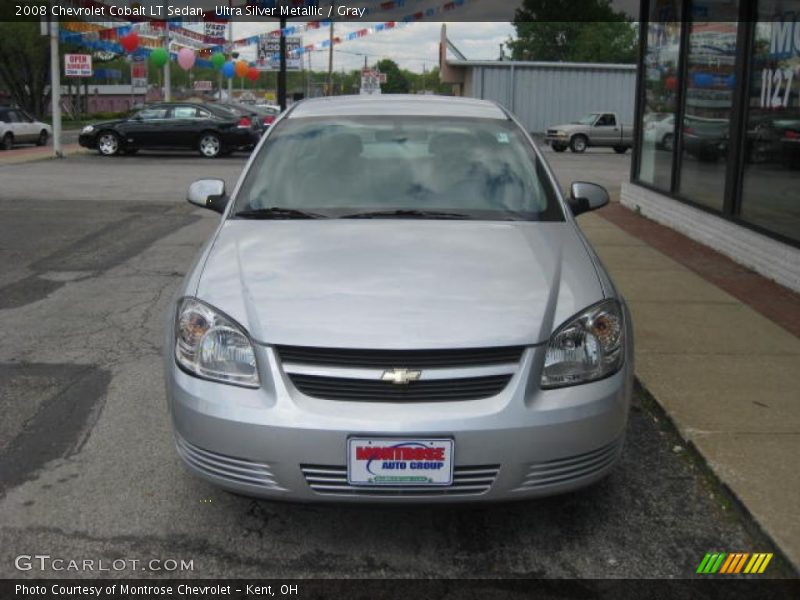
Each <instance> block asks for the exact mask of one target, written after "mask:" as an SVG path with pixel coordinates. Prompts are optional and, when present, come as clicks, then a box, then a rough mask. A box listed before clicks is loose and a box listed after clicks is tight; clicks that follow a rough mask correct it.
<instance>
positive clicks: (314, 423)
mask: <svg viewBox="0 0 800 600" xmlns="http://www.w3.org/2000/svg"><path fill="white" fill-rule="evenodd" d="M188 199H189V201H190V202H192V203H194V204H198V205H200V206H204V207H208V208H211V209H213V210H216V211H218V212H220V213H222V214H223V218H222V220H221V221H220V224H219V227H218V228H217V230H216V232H215V233H214V235H213V236H212V237H211V239H210V240H209V241H208V243H207V244H206V246H205V247H204V249H203V250H202V251H201V253H200V256H199V257H198V259H197V261H196V263H195V265H194V267H193V268H192V269H191V270H190V272H189V274H188V275H187V277H186V279H185V281H184V283H183V285H182V287H181V289H180V290H179V294H178V296H177V298H176V301H175V304H174V305H173V307H172V309H171V311H170V314H169V324H168V327H167V343H166V352H165V359H166V377H167V392H168V397H169V407H170V412H171V416H172V422H173V426H174V430H175V439H176V445H177V450H178V453H179V454H180V456H181V458H182V459H183V461H184V462H185V463H186V465H187V466H188V467H189V469H190V470H191V471H193V472H194V473H196V474H197V475H199V476H200V477H203V478H205V479H207V480H209V481H211V482H213V483H215V484H217V485H219V486H222V487H224V488H227V489H229V490H232V491H235V492H239V493H242V494H246V495H252V496H261V497H269V498H285V499H291V500H304V501H305V500H308V501H314V500H317V501H322V500H327V501H339V502H341V501H348V500H350V501H356V502H454V501H474V500H510V499H516V498H525V497H532V496H540V495H547V494H555V493H560V492H564V491H567V490H572V489H575V488H579V487H582V486H585V485H588V484H590V483H592V482H594V481H597V480H598V479H600V478H601V477H603V476H605V475H606V474H608V472H609V471H610V470H611V468H612V467H613V466H614V464H615V463H616V461H617V458H618V457H619V455H620V451H621V446H622V443H623V438H624V434H625V426H626V422H627V417H628V407H629V402H630V397H631V389H632V381H633V337H632V329H631V320H630V315H629V313H628V310H627V308H626V305H625V303H624V301H623V300H622V298H621V297H620V295H619V294H618V292H617V291H616V290H615V288H614V285H613V283H612V282H611V280H610V278H609V276H608V274H607V273H606V272H605V270H604V269H603V266H602V265H601V264H600V261H599V260H598V258H597V256H596V255H595V253H594V251H593V250H592V249H591V247H590V246H589V244H588V243H587V241H586V239H585V238H584V237H583V235H582V234H581V232H580V230H579V229H578V227H577V225H576V223H575V220H574V215H576V214H578V213H580V212H584V211H587V210H591V209H593V208H598V207H600V206H603V205H604V204H606V203H607V202H608V195H607V194H606V192H605V190H603V189H602V188H600V187H599V186H595V185H593V184H590V183H574V184H573V185H572V191H571V195H570V197H569V198H563V197H562V195H561V192H560V190H559V187H558V185H557V184H556V181H555V178H554V177H553V174H552V172H551V171H550V168H549V167H548V165H547V163H546V162H545V160H544V159H543V158H542V155H541V154H540V153H539V151H538V149H537V148H536V147H535V145H534V143H533V141H532V140H531V139H530V137H529V136H528V135H527V134H526V133H525V131H524V130H523V129H522V128H521V126H520V125H519V123H518V122H517V121H516V120H515V119H514V118H513V117H512V116H511V115H510V114H509V113H507V112H506V111H505V110H504V109H502V108H501V107H499V106H497V105H496V104H493V103H489V102H485V101H477V100H468V99H457V98H443V97H419V96H383V97H380V96H365V97H349V98H324V99H318V100H310V101H304V102H300V103H298V104H297V105H295V107H294V108H293V109H291V110H289V111H287V113H285V114H284V115H283V116H282V117H281V118H280V119H279V120H278V121H276V123H275V124H274V125H273V127H272V128H271V130H270V132H269V133H268V135H267V136H265V138H264V139H263V141H262V142H261V144H260V145H259V147H258V148H257V150H256V152H255V153H254V154H253V156H252V157H251V159H250V162H249V163H248V164H247V166H246V167H245V169H244V172H243V174H242V177H241V179H240V180H239V183H238V184H237V186H236V189H235V190H233V193H231V194H230V195H228V194H227V193H226V191H225V187H224V183H223V182H222V181H219V180H208V179H206V180H201V181H198V182H195V183H194V184H192V186H191V188H190V189H189V198H188Z"/></svg>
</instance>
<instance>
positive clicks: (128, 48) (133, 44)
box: [119, 32, 139, 52]
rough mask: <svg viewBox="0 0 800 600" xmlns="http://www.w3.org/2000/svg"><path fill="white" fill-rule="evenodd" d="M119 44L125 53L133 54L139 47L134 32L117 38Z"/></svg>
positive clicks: (137, 38) (137, 37)
mask: <svg viewBox="0 0 800 600" xmlns="http://www.w3.org/2000/svg"><path fill="white" fill-rule="evenodd" d="M119 43H120V44H121V45H122V47H123V48H124V49H125V52H133V51H134V50H136V49H137V48H138V47H139V36H138V35H136V33H135V32H132V33H129V34H128V35H126V36H123V37H121V38H119Z"/></svg>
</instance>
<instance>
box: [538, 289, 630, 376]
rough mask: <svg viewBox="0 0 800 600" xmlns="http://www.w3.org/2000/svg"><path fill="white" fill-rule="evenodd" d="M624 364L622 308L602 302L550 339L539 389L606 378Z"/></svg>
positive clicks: (613, 303) (569, 321)
mask: <svg viewBox="0 0 800 600" xmlns="http://www.w3.org/2000/svg"><path fill="white" fill-rule="evenodd" d="M624 360H625V326H624V323H623V317H622V306H621V305H620V303H619V302H618V301H617V300H604V301H602V302H598V303H597V304H594V305H592V306H590V307H589V308H587V309H586V310H585V311H583V312H582V313H580V314H578V315H576V316H574V317H572V318H571V319H569V320H568V321H567V322H566V323H564V324H563V325H561V327H559V328H558V329H556V331H555V332H554V333H553V335H552V336H550V341H549V342H548V343H547V352H546V354H545V359H544V370H543V371H542V387H543V388H555V387H563V386H566V385H576V384H579V383H587V382H589V381H595V380H597V379H602V378H603V377H607V376H609V375H611V374H613V373H615V372H616V371H618V370H619V368H620V367H621V366H622V363H623V361H624Z"/></svg>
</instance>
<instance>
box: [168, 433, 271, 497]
mask: <svg viewBox="0 0 800 600" xmlns="http://www.w3.org/2000/svg"><path fill="white" fill-rule="evenodd" d="M175 447H176V449H177V451H178V454H179V455H180V456H181V457H182V458H183V459H184V460H185V461H186V462H187V463H188V464H190V465H191V466H192V467H194V468H195V469H197V470H198V471H201V472H203V473H205V474H207V475H209V476H211V477H217V478H219V479H225V480H228V481H230V482H232V483H237V484H241V483H244V484H248V485H255V486H259V487H265V488H269V489H272V490H280V491H285V488H283V487H281V486H280V484H278V482H277V480H276V479H275V475H273V473H272V471H271V469H270V466H269V465H268V464H267V463H259V462H255V461H251V460H247V459H244V458H235V457H232V456H227V455H224V454H217V453H216V452H211V451H210V450H204V449H202V448H198V447H197V446H195V445H193V444H191V443H190V442H188V441H186V440H185V439H183V438H182V437H180V436H176V437H175Z"/></svg>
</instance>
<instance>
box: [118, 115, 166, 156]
mask: <svg viewBox="0 0 800 600" xmlns="http://www.w3.org/2000/svg"><path fill="white" fill-rule="evenodd" d="M168 112H169V107H167V106H149V107H147V108H143V109H142V110H140V111H139V112H138V113H136V114H135V115H133V116H132V117H131V118H130V119H128V120H127V121H125V122H124V123H121V124H120V125H119V126H118V127H117V129H118V130H119V132H120V133H121V134H122V135H123V136H124V137H125V141H126V142H127V143H128V144H129V145H131V146H135V147H137V148H158V147H162V146H163V136H162V135H160V131H162V127H163V124H164V122H165V121H166V120H167V113H168Z"/></svg>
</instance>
